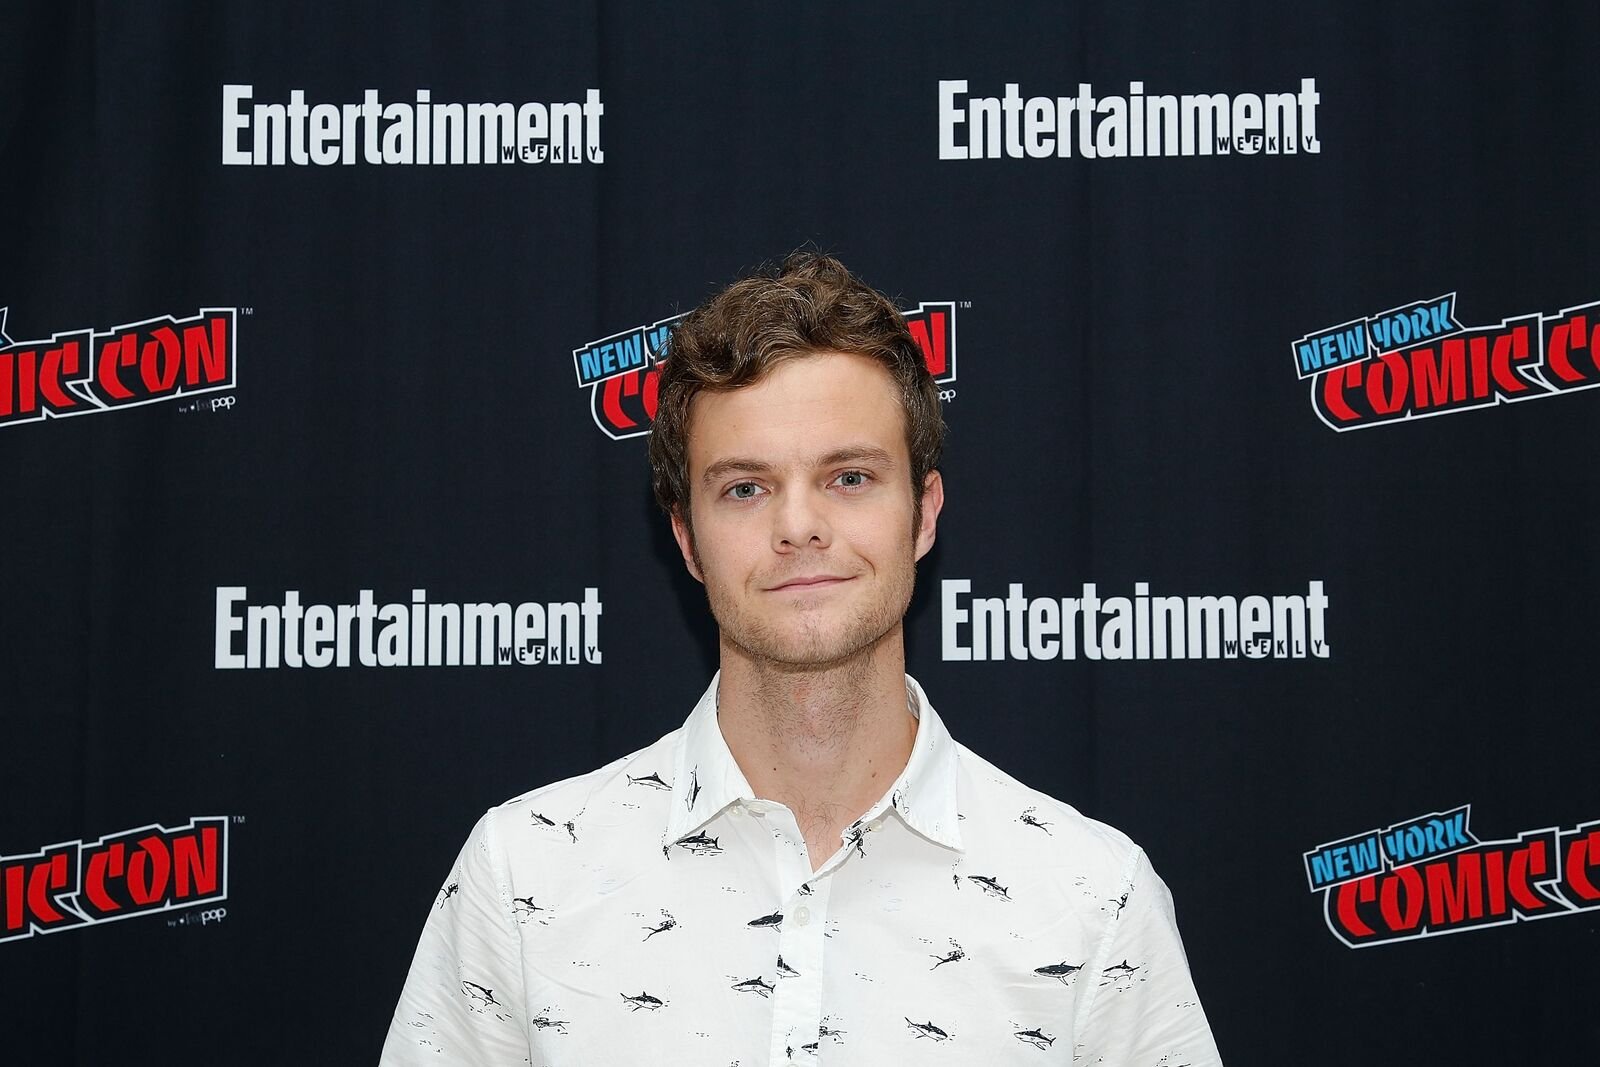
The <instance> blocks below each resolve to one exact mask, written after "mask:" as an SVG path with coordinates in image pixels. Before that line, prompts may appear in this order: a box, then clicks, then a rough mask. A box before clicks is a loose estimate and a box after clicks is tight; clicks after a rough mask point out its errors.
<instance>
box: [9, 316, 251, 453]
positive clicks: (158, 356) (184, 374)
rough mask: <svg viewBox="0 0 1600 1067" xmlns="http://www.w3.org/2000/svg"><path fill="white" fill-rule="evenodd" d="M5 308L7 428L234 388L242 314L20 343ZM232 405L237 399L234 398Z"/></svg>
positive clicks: (157, 321)
mask: <svg viewBox="0 0 1600 1067" xmlns="http://www.w3.org/2000/svg"><path fill="white" fill-rule="evenodd" d="M6 312H7V309H6V308H0V427H4V426H15V425H17V424H19V423H24V422H38V421H40V420H41V419H47V418H51V419H61V418H67V417H70V416H73V415H91V414H95V413H97V412H103V411H118V410H121V409H123V408H131V407H139V406H142V405H144V404H156V403H160V402H162V401H165V400H173V399H176V398H178V397H180V396H188V395H190V394H195V393H211V392H217V391H219V390H226V389H232V388H233V385H234V355H235V347H234V339H235V327H236V322H237V317H238V311H237V309H235V308H202V309H201V310H200V313H199V314H198V315H194V316H192V317H190V318H186V319H175V318H173V317H172V316H171V315H162V316H160V317H158V318H153V319H145V320H143V321H141V322H132V323H128V324H127V325H124V326H113V327H112V328H111V329H109V330H104V331H101V330H94V329H87V328H86V329H81V330H68V331H66V332H64V333H56V334H54V335H52V336H51V337H50V339H49V340H38V341H13V340H11V339H10V338H9V337H8V336H6V333H5V324H6ZM227 400H228V402H229V403H230V405H231V402H232V398H231V397H229V398H227Z"/></svg>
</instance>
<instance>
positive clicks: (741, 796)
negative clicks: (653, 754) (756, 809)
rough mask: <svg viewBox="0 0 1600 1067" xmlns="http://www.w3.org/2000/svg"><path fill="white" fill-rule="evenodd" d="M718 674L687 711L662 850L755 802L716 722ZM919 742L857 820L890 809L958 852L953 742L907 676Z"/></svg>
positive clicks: (942, 723) (718, 673)
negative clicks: (725, 812) (736, 807)
mask: <svg viewBox="0 0 1600 1067" xmlns="http://www.w3.org/2000/svg"><path fill="white" fill-rule="evenodd" d="M721 680H722V672H721V671H718V672H717V673H716V674H715V675H713V676H712V678H711V684H710V685H709V686H707V687H706V691H705V693H704V694H703V695H702V696H701V697H700V700H699V702H698V703H697V704H695V706H694V710H693V711H692V712H690V713H689V719H688V721H687V722H685V723H684V726H683V738H682V742H681V743H680V744H679V746H678V758H677V765H676V774H675V775H674V777H673V780H672V797H671V802H670V804H669V806H668V813H667V825H666V828H665V830H664V831H663V836H662V844H663V845H671V844H672V843H673V842H674V841H679V840H681V839H683V838H685V837H688V836H689V835H691V834H693V833H695V832H696V831H698V830H700V829H701V828H702V827H704V826H705V825H706V824H707V823H709V822H710V821H711V820H712V819H714V818H715V817H716V816H717V815H719V814H721V812H722V810H723V809H724V808H726V807H728V805H730V804H734V803H741V802H745V801H750V800H754V799H756V796H755V793H754V792H753V791H752V790H751V788H750V783H749V782H748V781H746V780H745V776H744V772H742V771H741V770H739V765H738V764H737V763H735V762H734V759H733V753H731V752H729V751H728V743H727V741H726V740H724V739H723V736H722V728H721V727H720V726H719V725H718V724H717V686H718V684H719V683H720V682H721ZM906 690H907V692H908V693H909V695H910V703H911V712H912V714H913V715H915V716H916V717H917V736H916V740H915V741H914V742H913V743H912V746H911V758H910V759H909V760H907V761H906V766H905V769H904V770H902V771H901V772H900V776H899V777H898V778H896V779H895V781H894V784H893V785H892V786H890V787H889V790H888V792H887V793H885V794H884V796H883V798H882V799H880V800H879V801H878V802H877V803H876V804H874V805H873V806H872V807H871V808H870V809H868V810H867V812H866V813H865V814H864V815H862V817H861V819H860V820H859V821H858V825H859V823H861V822H869V821H871V820H873V819H876V818H878V817H879V816H880V815H882V814H883V813H884V812H885V811H887V810H888V809H889V808H891V807H892V808H893V809H894V811H895V812H896V814H898V815H899V816H900V818H901V819H902V820H904V822H905V823H906V825H907V826H909V827H911V829H913V830H915V831H916V832H917V833H919V834H921V835H922V836H923V837H926V838H928V839H929V840H930V841H933V842H935V843H937V844H940V845H943V846H945V847H946V848H951V849H955V850H957V851H960V850H961V849H962V845H961V829H960V827H959V825H958V822H959V816H958V815H957V814H956V782H957V780H958V775H957V768H956V744H955V740H954V739H953V738H951V736H950V732H949V731H948V730H946V729H945V725H944V721H943V720H942V719H940V718H939V714H938V712H936V711H934V709H933V705H932V704H931V703H929V701H928V696H927V694H926V693H924V692H923V690H922V686H920V685H918V684H917V681H916V679H914V678H912V677H911V676H910V675H906Z"/></svg>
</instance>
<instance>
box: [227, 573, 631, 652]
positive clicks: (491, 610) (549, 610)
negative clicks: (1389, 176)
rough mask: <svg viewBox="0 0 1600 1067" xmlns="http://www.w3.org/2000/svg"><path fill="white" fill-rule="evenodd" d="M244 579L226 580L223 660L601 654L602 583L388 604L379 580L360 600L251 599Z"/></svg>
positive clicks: (416, 596)
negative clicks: (579, 589) (555, 594)
mask: <svg viewBox="0 0 1600 1067" xmlns="http://www.w3.org/2000/svg"><path fill="white" fill-rule="evenodd" d="M248 598H249V590H248V589H247V588H246V587H244V586H242V585H219V586H217V615H216V635H215V636H216V644H215V657H214V665H215V667H216V669H217V670H276V669H277V668H279V667H290V668H301V667H312V668H323V667H351V666H359V667H494V666H501V667H504V666H510V665H512V664H519V665H522V666H534V665H538V664H543V665H546V666H577V665H578V664H584V663H587V664H598V663H600V662H601V659H602V654H601V649H600V615H601V612H602V610H603V606H602V604H601V601H600V591H599V590H598V589H593V588H588V589H585V590H584V591H583V599H582V600H581V601H577V600H557V601H546V602H542V603H536V602H533V601H527V602H524V603H521V604H516V605H513V604H511V603H509V602H506V601H500V602H497V603H490V602H483V603H469V604H460V603H450V602H443V601H430V600H429V599H428V592H427V590H426V589H413V590H412V591H411V600H410V601H409V602H405V601H396V602H392V603H386V604H379V603H377V601H376V600H375V599H374V597H373V591H372V590H371V589H362V590H360V591H359V592H358V593H357V594H356V601H355V603H353V604H316V603H310V604H308V603H302V602H301V600H300V592H299V590H296V589H290V590H288V591H287V592H285V593H284V594H283V597H282V600H281V602H260V603H251V602H250V600H249V599H248Z"/></svg>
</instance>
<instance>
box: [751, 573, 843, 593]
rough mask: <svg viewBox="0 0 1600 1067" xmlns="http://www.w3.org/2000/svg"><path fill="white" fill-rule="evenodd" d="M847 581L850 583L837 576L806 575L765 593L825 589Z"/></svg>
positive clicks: (791, 579)
mask: <svg viewBox="0 0 1600 1067" xmlns="http://www.w3.org/2000/svg"><path fill="white" fill-rule="evenodd" d="M848 581H850V579H849V578H848V577H845V576H842V575H838V574H807V575H802V576H800V577H799V578H790V579H789V580H788V581H786V582H784V583H783V584H782V585H775V586H773V587H772V588H771V589H769V590H767V591H768V592H769V593H779V592H785V591H797V590H806V589H826V588H828V587H829V586H834V585H842V584H844V583H845V582H848Z"/></svg>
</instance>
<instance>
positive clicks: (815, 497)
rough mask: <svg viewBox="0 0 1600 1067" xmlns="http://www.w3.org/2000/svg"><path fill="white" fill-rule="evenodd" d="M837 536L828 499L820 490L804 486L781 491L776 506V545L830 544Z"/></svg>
mask: <svg viewBox="0 0 1600 1067" xmlns="http://www.w3.org/2000/svg"><path fill="white" fill-rule="evenodd" d="M832 540H833V531H832V529H831V528H830V527H829V525H828V518H827V513H826V508H825V507H824V501H823V500H822V499H820V497H819V494H817V493H815V492H812V491H809V490H805V489H801V490H791V491H786V492H784V493H781V494H779V496H778V500H777V507H776V508H774V509H773V520H772V548H773V550H774V551H777V552H783V551H788V550H792V549H796V548H806V547H810V548H827V547H828V545H829V544H830V543H831V542H832Z"/></svg>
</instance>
